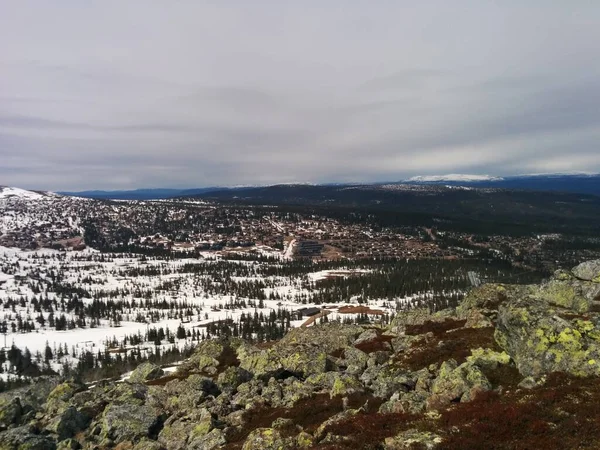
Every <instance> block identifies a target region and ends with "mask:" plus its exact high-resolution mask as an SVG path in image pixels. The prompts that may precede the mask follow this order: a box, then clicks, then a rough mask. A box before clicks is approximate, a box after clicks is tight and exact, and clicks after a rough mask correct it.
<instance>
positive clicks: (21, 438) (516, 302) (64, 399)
mask: <svg viewBox="0 0 600 450" xmlns="http://www.w3.org/2000/svg"><path fill="white" fill-rule="evenodd" d="M598 375H600V261H590V262H587V263H583V264H581V265H579V266H577V267H575V268H573V269H572V270H570V271H566V270H563V271H558V272H556V273H555V274H554V276H553V277H552V278H551V279H550V280H548V281H547V282H545V283H543V284H541V285H527V286H523V285H519V286H517V285H503V284H487V285H484V286H481V287H479V288H475V289H473V290H472V291H470V292H469V293H468V295H467V296H466V297H465V299H464V300H463V301H462V302H461V304H460V305H459V307H458V308H456V309H452V310H443V311H438V312H435V313H432V312H430V311H428V310H426V309H412V310H407V311H403V312H399V313H398V314H397V315H396V316H395V317H394V319H393V320H392V322H391V324H389V325H385V326H378V325H343V324H339V323H328V324H322V325H315V326H312V327H309V328H297V329H293V330H291V331H290V332H289V333H288V334H287V335H286V336H285V337H284V338H283V339H281V340H279V341H277V342H269V343H261V344H252V343H249V342H245V341H242V340H240V339H235V338H228V339H214V340H206V341H204V342H202V343H201V344H200V345H198V347H197V348H196V350H195V353H194V354H193V355H192V356H191V357H190V358H189V359H187V360H186V361H184V362H183V363H182V364H181V365H180V366H178V369H177V371H176V372H175V373H170V374H165V373H164V372H163V371H162V369H161V368H160V367H157V366H154V365H152V364H150V363H144V364H142V365H140V366H139V367H138V368H137V369H136V370H135V371H134V372H133V373H132V374H131V376H130V377H129V379H128V380H127V381H125V382H117V381H102V382H98V383H96V384H95V385H93V386H91V387H90V386H85V385H83V384H81V383H78V382H76V381H75V380H62V379H59V378H40V379H38V380H36V381H35V382H34V383H32V384H31V385H30V386H27V387H24V388H20V389H18V390H14V391H11V392H7V393H4V394H1V395H0V450H28V449H30V450H37V449H39V450H54V449H99V450H100V449H119V450H128V449H130V450H184V449H186V450H194V449H196V450H200V449H206V450H208V449H220V448H223V449H242V450H253V449H256V450H258V449H261V450H275V449H278V450H279V449H281V450H284V449H285V450H287V449H304V448H319V449H337V448H340V449H345V448H347V449H356V448H365V449H436V448H439V449H476V448H486V449H502V448H506V449H509V448H510V449H516V448H524V449H525V448H545V449H546V450H551V449H554V448H560V449H565V448H589V449H592V448H600V380H599V379H598Z"/></svg>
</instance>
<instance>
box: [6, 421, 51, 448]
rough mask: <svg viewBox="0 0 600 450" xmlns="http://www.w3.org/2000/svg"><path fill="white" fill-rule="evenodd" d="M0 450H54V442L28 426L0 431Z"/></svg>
mask: <svg viewBox="0 0 600 450" xmlns="http://www.w3.org/2000/svg"><path fill="white" fill-rule="evenodd" d="M0 450H56V443H55V442H54V441H53V440H52V439H51V438H50V437H49V436H46V435H43V434H40V433H39V432H38V431H37V430H35V429H34V428H32V427H30V426H22V427H16V428H11V429H10V430H6V431H3V432H2V433H0Z"/></svg>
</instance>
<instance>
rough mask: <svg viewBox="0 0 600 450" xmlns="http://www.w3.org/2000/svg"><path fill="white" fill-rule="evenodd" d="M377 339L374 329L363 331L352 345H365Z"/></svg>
mask: <svg viewBox="0 0 600 450" xmlns="http://www.w3.org/2000/svg"><path fill="white" fill-rule="evenodd" d="M377 338H378V334H377V331H376V330H374V329H372V328H371V329H368V330H365V331H363V332H362V333H361V334H360V336H358V338H357V339H356V341H354V345H360V344H365V343H367V342H372V341H374V340H375V339H377Z"/></svg>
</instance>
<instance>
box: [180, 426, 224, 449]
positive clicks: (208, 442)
mask: <svg viewBox="0 0 600 450" xmlns="http://www.w3.org/2000/svg"><path fill="white" fill-rule="evenodd" d="M226 443H227V440H226V439H225V435H224V434H223V431H221V430H219V429H218V428H215V429H213V430H211V431H210V432H208V433H207V434H205V435H204V436H201V437H198V438H196V439H193V440H191V441H190V442H189V443H188V447H187V448H188V449H189V450H213V449H216V448H221V446H223V445H225V444H226Z"/></svg>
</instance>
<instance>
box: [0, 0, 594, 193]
mask: <svg viewBox="0 0 600 450" xmlns="http://www.w3.org/2000/svg"><path fill="white" fill-rule="evenodd" d="M421 3H423V4H421ZM599 22H600V3H598V2H588V1H583V0H582V1H573V2H558V1H556V2H554V1H547V0H545V1H542V0H528V1H512V0H507V1H503V2H495V1H494V2H492V1H475V0H473V1H460V0H457V1H455V2H447V1H432V2H408V1H407V2H401V1H387V0H381V1H378V2H367V1H362V0H356V1H352V2H348V1H341V0H340V1H335V0H331V1H327V2H323V1H306V2H291V1H289V2H288V1H274V0H271V1H267V0H257V1H253V2H246V1H242V0H239V1H233V0H232V1H226V2H196V1H181V2H167V3H165V2H158V1H147V0H144V1H141V0H140V1H134V0H132V1H128V2H122V1H109V0H101V1H100V0H99V1H88V2H78V1H75V0H70V1H68V0H67V1H63V2H58V3H57V2H41V1H40V2H4V3H2V4H0V185H2V184H4V185H16V186H22V187H27V188H33V189H53V190H66V189H73V190H74V189H91V188H102V189H126V188H137V187H197V186H208V185H239V184H266V183H278V182H306V181H309V182H329V181H337V182H340V181H382V180H386V181H389V180H398V179H401V178H405V177H408V176H412V175H417V174H434V173H448V172H453V173H456V172H463V173H465V172H466V173H488V174H492V175H496V174H512V173H531V172H549V171H596V172H598V171H600V148H599V142H600V76H599V75H600V46H599V45H598V42H600V28H599V27H598V26H597V24H598V23H599Z"/></svg>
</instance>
